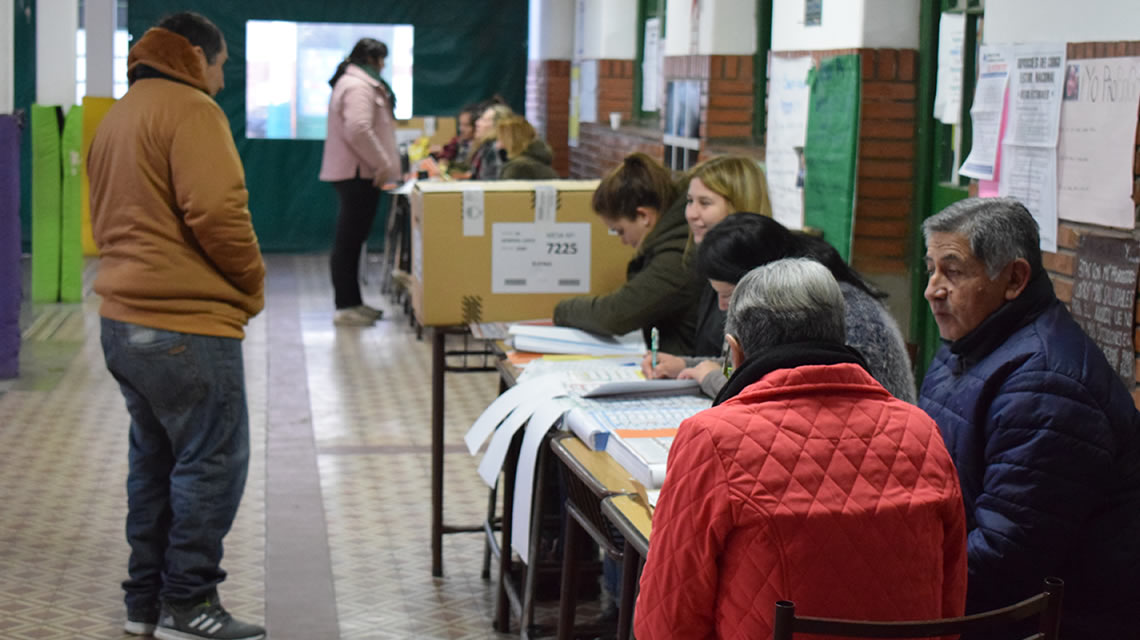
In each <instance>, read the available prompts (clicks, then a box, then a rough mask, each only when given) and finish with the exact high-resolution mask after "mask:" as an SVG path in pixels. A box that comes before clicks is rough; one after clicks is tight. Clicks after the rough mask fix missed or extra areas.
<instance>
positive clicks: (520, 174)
mask: <svg viewBox="0 0 1140 640" xmlns="http://www.w3.org/2000/svg"><path fill="white" fill-rule="evenodd" d="M496 129H497V131H498V140H497V141H496V143H495V146H496V147H498V148H499V149H502V150H503V151H505V152H506V154H507V163H506V164H505V165H503V168H502V169H501V170H500V171H499V178H500V179H502V180H553V179H555V178H557V177H558V172H556V171H555V170H554V167H552V166H550V165H551V163H552V162H553V161H554V151H552V150H551V148H550V145H548V144H546V141H545V140H543V139H541V138H539V137H538V134H537V133H536V132H535V130H534V127H532V126H531V124H530V123H529V122H527V121H526V118H524V117H522V116H507V117H506V118H503V119H502V120H500V121H499V123H498V125H496Z"/></svg>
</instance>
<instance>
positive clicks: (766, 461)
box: [634, 259, 966, 640]
mask: <svg viewBox="0 0 1140 640" xmlns="http://www.w3.org/2000/svg"><path fill="white" fill-rule="evenodd" d="M844 315H845V310H844V301H843V294H842V293H841V292H840V289H839V284H838V283H837V282H836V281H835V278H834V277H833V276H832V275H831V272H830V271H828V269H827V268H826V267H824V266H823V265H821V264H820V263H818V262H815V261H812V260H807V259H786V260H778V261H776V262H772V263H769V264H767V265H764V266H762V267H757V268H756V269H754V270H753V271H751V272H749V273H748V274H747V275H745V276H744V278H743V279H741V280H740V283H739V284H738V285H737V286H736V290H735V291H734V292H733V294H732V301H731V302H730V303H729V307H728V318H727V324H726V325H725V331H726V332H727V333H728V335H727V340H728V343H729V345H730V348H731V350H732V358H733V361H734V362H735V365H736V371H735V372H734V373H733V374H732V377H731V378H730V379H729V380H728V383H727V384H726V385H725V386H724V387H723V388H722V389H721V392H720V395H719V396H718V397H717V401H716V403H715V405H716V406H714V407H713V408H711V409H709V410H707V411H702V412H701V413H698V414H697V415H695V416H693V417H692V418H689V419H688V420H686V421H685V422H684V423H682V424H681V427H680V429H678V431H677V437H676V439H675V440H674V441H673V446H672V448H671V449H670V451H669V467H668V474H667V475H666V477H665V485H664V486H663V487H662V488H661V498H660V500H659V501H658V503H657V510H656V512H655V513H654V515H653V544H652V545H650V547H649V557H648V559H647V560H646V564H645V572H644V573H643V574H642V577H641V595H640V596H639V598H638V604H637V611H636V613H635V616H636V619H635V623H634V626H635V630H636V635H637V637H638V638H641V639H642V640H654V639H655V638H671V639H672V638H711V637H714V636H715V637H718V638H767V637H771V634H772V624H773V612H774V605H775V603H776V601H777V600H794V601H795V603H796V606H797V610H799V611H803V612H804V614H805V615H816V616H826V615H830V616H836V617H843V618H859V619H867V620H876V619H877V620H886V619H915V620H920V619H924V618H940V617H949V616H956V615H961V612H962V606H963V604H964V601H965V597H966V584H965V577H966V559H965V552H966V548H965V547H966V545H965V537H966V530H965V515H964V514H963V512H962V498H961V496H960V494H959V490H958V479H957V475H956V474H955V473H954V464H953V463H952V462H951V461H950V455H949V454H948V453H947V452H946V447H945V446H944V445H943V444H942V440H941V438H940V437H939V435H938V428H937V427H936V426H935V424H934V421H933V420H931V419H930V418H929V417H928V416H927V415H926V414H924V413H923V412H922V411H921V410H920V409H918V407H915V406H914V405H911V404H907V403H906V402H903V401H902V400H898V399H897V398H894V397H892V396H891V395H890V394H889V393H887V390H886V389H884V388H883V386H882V385H880V384H879V383H878V382H876V381H875V379H874V378H873V377H871V374H870V373H868V371H867V364H866V363H865V362H864V361H863V358H862V357H861V356H860V355H859V354H858V353H857V352H855V351H854V350H853V349H851V348H850V347H847V346H845V345H844V341H845V335H844V334H845V328H844V322H845V321H844Z"/></svg>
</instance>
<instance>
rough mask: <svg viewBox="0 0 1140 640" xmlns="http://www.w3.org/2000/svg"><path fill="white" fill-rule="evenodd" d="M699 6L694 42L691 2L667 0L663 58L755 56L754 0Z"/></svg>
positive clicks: (706, 0) (711, 0) (715, 0)
mask: <svg viewBox="0 0 1140 640" xmlns="http://www.w3.org/2000/svg"><path fill="white" fill-rule="evenodd" d="M699 7H700V10H699V14H698V16H697V37H696V42H695V43H694V42H693V12H692V9H693V0H667V2H666V3H665V55H667V56H686V55H690V54H694V53H695V54H699V55H749V54H753V53H756V0H699ZM694 46H695V49H694Z"/></svg>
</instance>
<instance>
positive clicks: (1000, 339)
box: [949, 270, 1057, 370]
mask: <svg viewBox="0 0 1140 640" xmlns="http://www.w3.org/2000/svg"><path fill="white" fill-rule="evenodd" d="M1056 301H1057V296H1056V294H1054V293H1053V281H1052V280H1050V279H1049V276H1048V275H1046V273H1045V271H1044V270H1042V271H1040V272H1038V274H1037V275H1035V276H1033V277H1032V278H1031V279H1030V280H1029V284H1027V285H1026V286H1025V290H1024V291H1022V292H1021V295H1019V296H1017V297H1016V298H1014V299H1013V300H1010V301H1009V302H1006V303H1004V304H1003V305H1002V306H1000V307H998V309H997V311H994V312H993V313H991V314H990V315H989V317H988V318H986V319H985V320H982V322H981V324H979V325H978V326H976V327H974V328H973V329H972V330H971V331H970V332H969V333H967V334H966V335H964V336H962V337H961V338H958V339H957V340H955V341H953V342H951V343H949V344H950V353H953V354H954V355H956V356H958V358H959V365H960V368H961V369H962V370H964V369H966V368H969V367H970V366H971V365H973V364H975V363H977V362H979V361H980V360H981V359H982V358H985V357H986V356H988V355H989V354H990V353H991V352H993V350H994V349H997V348H998V347H999V346H1001V345H1002V343H1004V342H1005V341H1006V340H1008V339H1009V337H1010V336H1011V335H1013V333H1014V332H1015V331H1017V330H1018V329H1020V328H1022V327H1024V326H1025V325H1027V324H1029V323H1031V322H1033V321H1034V320H1036V319H1037V316H1039V315H1041V314H1042V313H1044V311H1045V310H1046V309H1048V308H1049V305H1051V304H1053V303H1054V302H1056Z"/></svg>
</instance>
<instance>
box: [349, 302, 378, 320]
mask: <svg viewBox="0 0 1140 640" xmlns="http://www.w3.org/2000/svg"><path fill="white" fill-rule="evenodd" d="M356 308H357V309H360V311H361V312H362V313H364V314H367V315H370V316H372V319H373V320H379V319H380V318H383V317H384V312H383V311H382V310H380V309H377V308H376V307H370V306H368V305H366V304H362V305H360V306H359V307H356Z"/></svg>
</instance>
